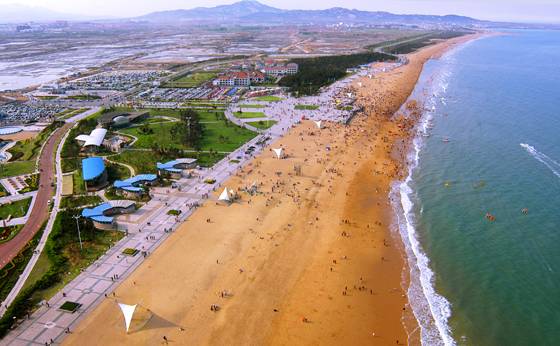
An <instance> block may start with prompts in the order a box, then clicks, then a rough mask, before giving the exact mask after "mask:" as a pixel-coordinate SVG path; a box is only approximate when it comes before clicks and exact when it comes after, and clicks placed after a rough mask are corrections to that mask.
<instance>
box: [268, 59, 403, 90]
mask: <svg viewBox="0 0 560 346" xmlns="http://www.w3.org/2000/svg"><path fill="white" fill-rule="evenodd" d="M394 59H395V57H394V56H392V55H389V54H384V53H377V52H368V53H358V54H349V55H337V56H325V57H316V58H308V59H294V60H292V61H293V62H295V63H296V64H298V65H299V72H298V73H297V74H295V75H293V76H286V77H284V78H282V79H281V80H280V83H279V84H280V86H284V87H289V88H290V91H291V92H293V93H294V94H296V95H297V96H302V95H313V94H316V93H317V92H318V91H319V89H320V88H321V87H323V86H326V85H329V84H331V83H333V82H335V81H336V80H338V79H340V78H342V77H344V76H346V70H347V69H348V68H351V67H356V66H359V65H363V64H368V63H371V62H374V61H388V60H394Z"/></svg>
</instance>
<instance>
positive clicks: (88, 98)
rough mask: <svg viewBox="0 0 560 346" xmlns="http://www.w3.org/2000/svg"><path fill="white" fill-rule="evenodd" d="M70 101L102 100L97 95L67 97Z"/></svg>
mask: <svg viewBox="0 0 560 346" xmlns="http://www.w3.org/2000/svg"><path fill="white" fill-rule="evenodd" d="M67 98H68V99H70V100H99V99H101V96H97V95H72V96H67Z"/></svg>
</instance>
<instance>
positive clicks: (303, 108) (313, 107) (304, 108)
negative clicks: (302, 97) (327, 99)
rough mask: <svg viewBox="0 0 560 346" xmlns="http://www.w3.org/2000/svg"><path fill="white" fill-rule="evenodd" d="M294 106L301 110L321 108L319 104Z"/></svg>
mask: <svg viewBox="0 0 560 346" xmlns="http://www.w3.org/2000/svg"><path fill="white" fill-rule="evenodd" d="M294 108H295V109H297V110H300V111H301V110H306V111H314V110H317V109H319V106H316V105H296V106H295V107H294Z"/></svg>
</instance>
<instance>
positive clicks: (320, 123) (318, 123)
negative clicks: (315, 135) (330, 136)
mask: <svg viewBox="0 0 560 346" xmlns="http://www.w3.org/2000/svg"><path fill="white" fill-rule="evenodd" d="M314 123H315V125H317V128H318V129H320V128H321V125H322V121H321V120H319V121H314Z"/></svg>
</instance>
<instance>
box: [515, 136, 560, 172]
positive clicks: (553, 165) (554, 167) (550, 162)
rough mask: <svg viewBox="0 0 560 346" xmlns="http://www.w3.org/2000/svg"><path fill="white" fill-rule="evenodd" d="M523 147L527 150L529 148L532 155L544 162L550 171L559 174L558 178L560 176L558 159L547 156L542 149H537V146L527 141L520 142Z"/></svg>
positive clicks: (528, 150)
mask: <svg viewBox="0 0 560 346" xmlns="http://www.w3.org/2000/svg"><path fill="white" fill-rule="evenodd" d="M519 145H520V146H521V147H522V148H524V149H525V150H527V152H528V153H529V155H531V156H532V157H534V158H535V159H536V160H537V161H539V162H541V163H542V164H544V165H545V166H546V167H548V169H550V171H551V172H552V173H553V174H554V175H555V176H557V177H558V178H560V163H559V162H558V161H555V160H554V159H552V158H550V157H549V156H547V155H546V154H543V153H541V152H540V151H538V150H537V149H535V147H533V146H532V145H529V144H527V143H520V144H519Z"/></svg>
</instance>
